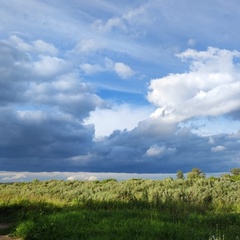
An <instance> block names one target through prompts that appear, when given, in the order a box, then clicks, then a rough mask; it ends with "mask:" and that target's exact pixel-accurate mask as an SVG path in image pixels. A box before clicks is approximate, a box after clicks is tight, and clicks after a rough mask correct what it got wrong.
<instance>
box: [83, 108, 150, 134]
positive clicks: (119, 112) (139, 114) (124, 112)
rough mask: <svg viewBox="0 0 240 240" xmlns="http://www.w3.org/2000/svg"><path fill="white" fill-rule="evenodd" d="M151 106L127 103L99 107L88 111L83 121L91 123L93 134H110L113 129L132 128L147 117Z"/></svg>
mask: <svg viewBox="0 0 240 240" xmlns="http://www.w3.org/2000/svg"><path fill="white" fill-rule="evenodd" d="M151 111H152V108H151V107H139V106H131V105H127V104H123V105H118V106H114V107H113V108H112V109H99V108H97V109H96V110H95V111H93V112H91V113H90V118H88V119H87V120H86V121H85V123H86V124H90V123H93V124H94V126H95V136H96V137H102V136H107V135H110V134H111V133H112V132H113V131H114V130H124V129H127V130H132V129H133V128H135V127H137V126H138V123H139V122H140V121H142V120H144V119H146V118H148V117H149V115H150V113H151Z"/></svg>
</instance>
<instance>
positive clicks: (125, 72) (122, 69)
mask: <svg viewBox="0 0 240 240" xmlns="http://www.w3.org/2000/svg"><path fill="white" fill-rule="evenodd" d="M114 70H115V71H116V73H117V74H118V75H119V76H120V77H121V78H123V79H126V78H130V77H132V76H133V75H134V71H133V70H132V69H131V68H130V67H129V66H127V65H126V64H124V63H122V62H117V63H115V64H114Z"/></svg>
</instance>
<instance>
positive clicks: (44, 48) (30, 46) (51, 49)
mask: <svg viewBox="0 0 240 240" xmlns="http://www.w3.org/2000/svg"><path fill="white" fill-rule="evenodd" d="M9 40H10V42H11V43H12V44H14V45H15V46H16V47H17V48H18V49H19V50H21V51H24V52H36V53H37V54H50V55H57V54H58V49H57V48H56V47H55V46H54V45H53V44H51V43H47V42H45V41H43V40H41V39H39V40H36V41H33V42H30V43H27V42H26V41H24V40H23V39H21V38H20V37H18V36H16V35H12V36H10V38H9Z"/></svg>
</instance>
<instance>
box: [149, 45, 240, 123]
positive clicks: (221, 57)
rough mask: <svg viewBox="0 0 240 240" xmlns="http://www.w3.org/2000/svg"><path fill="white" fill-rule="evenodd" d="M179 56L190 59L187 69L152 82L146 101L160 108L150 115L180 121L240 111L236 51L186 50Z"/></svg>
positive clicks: (213, 49)
mask: <svg viewBox="0 0 240 240" xmlns="http://www.w3.org/2000/svg"><path fill="white" fill-rule="evenodd" d="M178 57H180V58H181V59H182V60H186V61H187V60H190V71H189V72H188V73H182V74H171V75H168V76H166V77H163V78H160V79H154V80H152V81H151V83H150V86H149V93H148V100H149V101H150V102H152V103H153V104H155V105H156V106H157V107H159V108H158V109H157V110H156V112H155V113H154V114H153V116H155V117H156V116H161V117H164V118H166V119H169V120H173V121H183V120H185V119H189V118H192V117H199V116H220V115H222V114H231V113H232V112H233V111H237V110H239V108H240V101H239V93H240V81H239V79H240V68H239V64H238V63H237V61H238V59H239V58H240V53H239V52H238V51H228V50H220V49H218V48H208V50H207V51H200V52H198V51H196V50H192V49H189V50H187V51H185V52H183V53H181V54H179V55H178Z"/></svg>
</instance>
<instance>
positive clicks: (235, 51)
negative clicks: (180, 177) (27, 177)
mask: <svg viewBox="0 0 240 240" xmlns="http://www.w3.org/2000/svg"><path fill="white" fill-rule="evenodd" d="M239 7H240V3H239V1H238V0H231V1H223V0H212V1H207V0H203V1H192V0H183V1H178V0H172V1H166V0H148V1H146V0H145V1H144V0H136V1H125V0H124V1H107V0H101V1H98V0H94V1H93V0H89V1H82V0H68V1H65V0H62V1H57V0H50V1H47V0H42V1H39V0H38V1H37V0H29V1H23V0H8V1H4V0H0V16H1V21H0V112H1V113H0V136H1V140H0V171H3V172H8V171H9V172H10V171H11V172H53V171H58V172H104V173H114V172H116V173H122V172H124V173H176V172H177V170H179V169H180V170H183V171H184V172H187V171H190V170H191V169H192V168H194V167H198V168H201V169H202V170H203V171H204V172H228V171H229V170H230V169H231V168H234V167H239V166H240V155H239V149H240V148H239V147H240V98H239V95H240V30H239V27H238V22H239V21H240V14H239V11H238V9H239ZM4 174H5V173H4ZM18 176H21V174H20V175H18ZM4 178H6V176H5V175H4ZM13 178H14V177H13ZM0 180H1V179H0Z"/></svg>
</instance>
